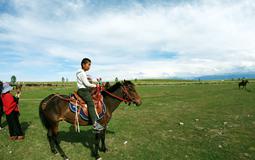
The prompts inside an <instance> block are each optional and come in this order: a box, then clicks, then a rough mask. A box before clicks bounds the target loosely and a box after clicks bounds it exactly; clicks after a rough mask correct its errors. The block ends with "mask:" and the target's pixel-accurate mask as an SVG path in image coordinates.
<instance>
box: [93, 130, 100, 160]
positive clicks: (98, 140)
mask: <svg viewBox="0 0 255 160" xmlns="http://www.w3.org/2000/svg"><path fill="white" fill-rule="evenodd" d="M95 136H96V142H95V151H94V156H95V157H96V160H101V159H102V158H101V157H100V155H99V154H98V150H99V143H100V137H101V132H100V133H96V135H95Z"/></svg>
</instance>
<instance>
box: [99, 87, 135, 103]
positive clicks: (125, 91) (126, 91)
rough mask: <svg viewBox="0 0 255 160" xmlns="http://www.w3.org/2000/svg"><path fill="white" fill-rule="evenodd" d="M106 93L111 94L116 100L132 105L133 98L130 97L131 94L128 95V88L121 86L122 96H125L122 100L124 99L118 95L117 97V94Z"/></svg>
mask: <svg viewBox="0 0 255 160" xmlns="http://www.w3.org/2000/svg"><path fill="white" fill-rule="evenodd" d="M104 92H106V93H107V94H109V95H110V96H112V97H114V98H116V99H118V100H120V101H123V102H125V103H129V104H130V103H131V102H133V100H132V98H131V96H130V95H129V93H128V89H127V87H126V86H121V92H122V94H123V98H122V97H119V96H117V95H115V94H113V93H111V92H109V91H107V90H104Z"/></svg>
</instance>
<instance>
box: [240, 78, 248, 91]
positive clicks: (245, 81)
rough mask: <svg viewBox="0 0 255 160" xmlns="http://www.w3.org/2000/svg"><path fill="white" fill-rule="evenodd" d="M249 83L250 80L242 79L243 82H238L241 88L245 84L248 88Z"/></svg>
mask: <svg viewBox="0 0 255 160" xmlns="http://www.w3.org/2000/svg"><path fill="white" fill-rule="evenodd" d="M247 83H249V81H248V80H242V81H241V82H239V83H238V86H239V89H240V87H241V86H243V88H245V89H246V85H247ZM243 88H242V89H243Z"/></svg>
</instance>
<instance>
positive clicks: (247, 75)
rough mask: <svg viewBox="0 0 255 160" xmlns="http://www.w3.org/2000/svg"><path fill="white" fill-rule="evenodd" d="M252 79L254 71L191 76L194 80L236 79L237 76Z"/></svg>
mask: <svg viewBox="0 0 255 160" xmlns="http://www.w3.org/2000/svg"><path fill="white" fill-rule="evenodd" d="M243 77H244V78H246V79H254V78H255V72H253V73H250V72H249V73H229V74H220V75H207V76H200V77H195V78H193V79H194V80H195V79H196V80H197V79H200V80H227V79H238V78H240V79H241V78H243Z"/></svg>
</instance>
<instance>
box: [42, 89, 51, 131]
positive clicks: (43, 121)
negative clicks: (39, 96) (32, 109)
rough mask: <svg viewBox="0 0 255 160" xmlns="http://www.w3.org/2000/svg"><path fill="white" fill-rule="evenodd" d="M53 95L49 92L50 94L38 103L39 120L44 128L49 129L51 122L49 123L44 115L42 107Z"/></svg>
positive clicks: (44, 106)
mask: <svg viewBox="0 0 255 160" xmlns="http://www.w3.org/2000/svg"><path fill="white" fill-rule="evenodd" d="M53 95H54V94H51V95H49V96H48V97H46V98H45V99H44V100H42V101H41V103H40V105H39V116H40V119H41V122H42V124H43V126H44V127H45V128H46V129H50V128H51V126H52V123H51V121H50V120H49V119H48V118H47V117H46V116H45V113H44V109H45V108H46V106H47V102H48V100H49V99H50V98H51V97H52V96H53Z"/></svg>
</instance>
